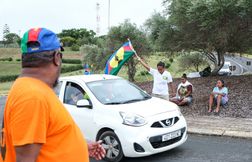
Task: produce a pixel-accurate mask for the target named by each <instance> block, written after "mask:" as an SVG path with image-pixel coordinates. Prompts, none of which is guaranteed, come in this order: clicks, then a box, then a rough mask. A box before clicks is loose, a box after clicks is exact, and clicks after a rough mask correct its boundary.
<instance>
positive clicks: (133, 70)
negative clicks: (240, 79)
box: [128, 58, 136, 82]
mask: <svg viewBox="0 0 252 162" xmlns="http://www.w3.org/2000/svg"><path fill="white" fill-rule="evenodd" d="M135 74H136V63H135V61H134V59H132V58H131V59H130V60H129V62H128V78H129V81H130V82H134V81H135V79H134V77H135Z"/></svg>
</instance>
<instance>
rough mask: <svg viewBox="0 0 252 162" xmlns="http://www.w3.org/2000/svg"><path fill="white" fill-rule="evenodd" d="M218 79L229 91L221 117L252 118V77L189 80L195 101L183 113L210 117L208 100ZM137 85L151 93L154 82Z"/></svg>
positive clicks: (176, 82) (184, 108)
mask: <svg viewBox="0 0 252 162" xmlns="http://www.w3.org/2000/svg"><path fill="white" fill-rule="evenodd" d="M218 79H223V80H224V81H225V84H226V86H227V87H228V89H229V102H228V105H227V106H226V107H225V108H223V107H221V112H220V114H219V116H222V117H235V118H252V75H248V76H230V77H223V76H217V77H206V78H193V79H189V81H190V82H191V83H192V84H193V86H194V92H193V98H194V100H193V103H192V104H191V105H189V106H183V107H181V111H182V113H183V114H184V115H189V116H199V115H209V114H208V113H207V109H208V98H209V94H210V93H211V91H212V89H213V88H214V86H215V84H216V81H217V80H218ZM179 82H180V79H174V83H175V85H176V86H177V85H178V84H179ZM137 85H139V86H140V87H141V88H142V89H144V90H145V91H147V92H148V93H151V90H152V82H143V83H137Z"/></svg>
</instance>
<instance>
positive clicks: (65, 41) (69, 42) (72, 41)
mask: <svg viewBox="0 0 252 162" xmlns="http://www.w3.org/2000/svg"><path fill="white" fill-rule="evenodd" d="M60 42H62V43H63V46H66V47H71V46H72V45H74V44H76V42H77V41H76V39H74V38H72V37H70V36H65V37H61V38H60Z"/></svg>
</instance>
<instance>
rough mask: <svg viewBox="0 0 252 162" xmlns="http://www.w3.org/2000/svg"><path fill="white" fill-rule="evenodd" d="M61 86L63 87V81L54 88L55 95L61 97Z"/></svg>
mask: <svg viewBox="0 0 252 162" xmlns="http://www.w3.org/2000/svg"><path fill="white" fill-rule="evenodd" d="M61 86H62V81H59V82H58V84H57V86H56V87H54V92H55V94H56V95H57V96H58V97H59V93H60V89H61Z"/></svg>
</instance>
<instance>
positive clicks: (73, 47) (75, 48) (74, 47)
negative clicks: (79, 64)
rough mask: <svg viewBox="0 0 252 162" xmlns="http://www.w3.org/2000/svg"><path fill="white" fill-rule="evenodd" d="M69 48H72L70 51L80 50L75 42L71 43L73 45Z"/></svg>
mask: <svg viewBox="0 0 252 162" xmlns="http://www.w3.org/2000/svg"><path fill="white" fill-rule="evenodd" d="M71 50H72V51H80V46H78V45H77V44H75V45H73V46H72V47H71Z"/></svg>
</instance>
